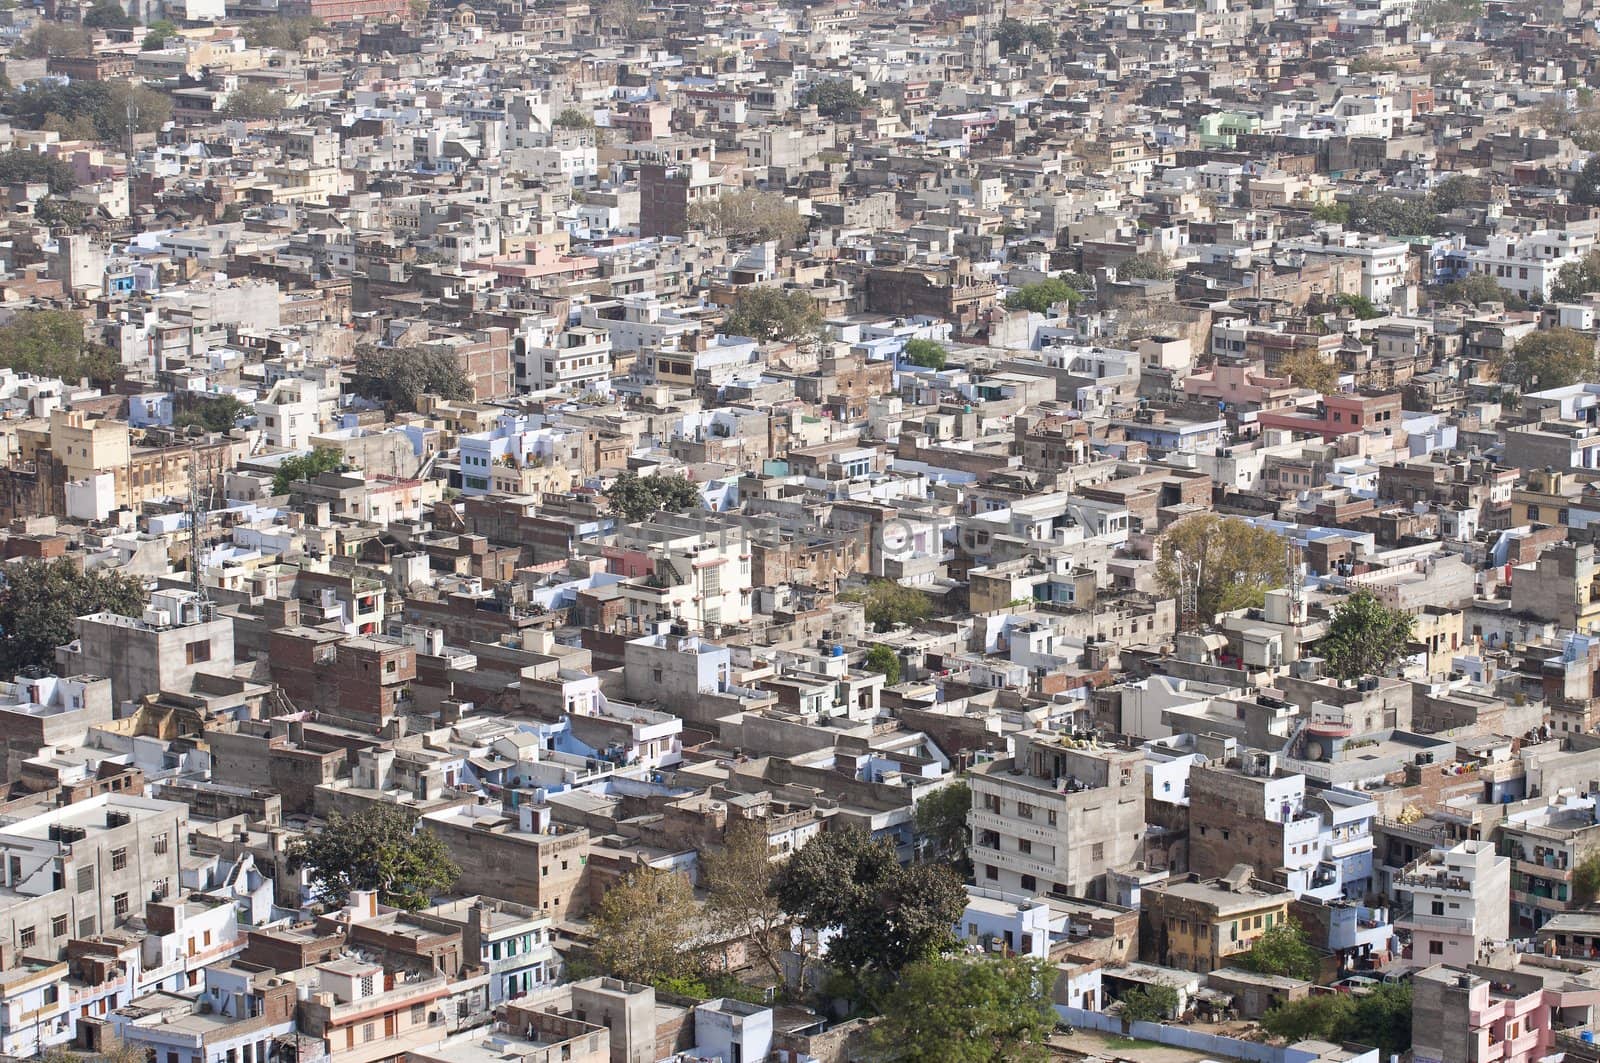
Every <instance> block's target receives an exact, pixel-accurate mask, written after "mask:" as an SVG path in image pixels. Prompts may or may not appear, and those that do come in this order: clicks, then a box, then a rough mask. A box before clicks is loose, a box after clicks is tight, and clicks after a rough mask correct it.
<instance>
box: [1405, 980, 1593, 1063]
mask: <svg viewBox="0 0 1600 1063" xmlns="http://www.w3.org/2000/svg"><path fill="white" fill-rule="evenodd" d="M1517 961H1520V962H1517ZM1502 962H1506V961H1502ZM1509 962H1510V963H1511V966H1507V967H1489V966H1484V965H1481V964H1473V965H1472V966H1470V967H1449V966H1446V965H1444V964H1439V965H1438V966H1436V967H1429V968H1428V969H1427V970H1425V971H1419V972H1418V973H1417V975H1416V977H1415V978H1414V979H1413V980H1412V1011H1411V1037H1412V1048H1411V1050H1412V1053H1413V1056H1414V1059H1415V1063H1468V1061H1471V1063H1533V1061H1534V1060H1537V1059H1541V1058H1542V1057H1544V1056H1547V1055H1550V1054H1551V1053H1552V1052H1553V1051H1554V1048H1553V1046H1554V1045H1555V1041H1556V1034H1555V1029H1557V1028H1560V1029H1566V1028H1569V1027H1579V1026H1587V1025H1590V1024H1592V1023H1593V1022H1594V1019H1595V1006H1596V1005H1597V1004H1600V971H1597V970H1594V969H1592V968H1584V967H1581V966H1579V965H1577V964H1573V963H1571V962H1569V961H1562V960H1552V959H1545V958H1543V957H1539V956H1513V957H1512V958H1511V960H1510V961H1509Z"/></svg>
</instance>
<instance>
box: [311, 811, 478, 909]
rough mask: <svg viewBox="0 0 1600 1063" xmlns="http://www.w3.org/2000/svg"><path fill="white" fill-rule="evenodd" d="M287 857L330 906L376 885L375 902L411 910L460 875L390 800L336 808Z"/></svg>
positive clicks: (445, 852) (440, 845)
mask: <svg viewBox="0 0 1600 1063" xmlns="http://www.w3.org/2000/svg"><path fill="white" fill-rule="evenodd" d="M289 857H290V859H291V860H292V861H294V862H295V864H296V866H300V867H304V868H305V869H306V870H307V871H308V872H310V878H311V883H312V885H313V886H314V887H315V888H316V890H317V892H318V894H320V895H321V897H322V898H323V899H324V900H325V901H327V902H328V903H330V904H333V905H342V904H344V903H345V901H346V899H347V898H348V897H349V896H350V892H351V891H352V890H376V891H377V893H378V903H379V904H385V905H388V906H390V907H392V908H404V909H405V910H406V911H408V912H414V911H416V910H417V909H419V908H425V907H427V906H428V905H429V904H431V903H433V898H434V897H435V896H437V895H438V894H441V893H444V892H446V891H448V890H449V889H450V887H451V886H453V885H455V881H456V879H458V878H460V877H461V869H460V868H458V867H457V866H456V865H455V863H454V861H452V860H451V859H450V850H449V849H447V848H446V847H445V844H444V842H442V841H440V840H439V839H438V837H437V836H435V835H433V834H431V833H429V832H428V831H426V830H419V829H418V828H417V817H416V816H415V815H414V814H413V813H412V812H410V811H409V810H407V809H404V808H400V807H397V806H395V805H378V804H374V805H369V806H368V807H366V808H364V809H362V810H361V811H360V812H357V813H356V814H355V815H354V816H350V817H345V816H342V815H340V814H339V813H337V812H335V813H333V814H332V815H331V816H329V817H328V823H327V825H326V826H325V827H323V828H322V830H320V831H317V832H316V833H313V834H306V835H304V836H302V837H301V838H299V839H297V840H296V841H295V843H294V844H293V846H292V847H291V848H290V850H289Z"/></svg>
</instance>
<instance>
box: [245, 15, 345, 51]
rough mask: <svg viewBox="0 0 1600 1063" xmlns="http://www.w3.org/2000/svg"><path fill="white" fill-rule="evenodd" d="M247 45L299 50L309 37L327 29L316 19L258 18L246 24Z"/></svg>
mask: <svg viewBox="0 0 1600 1063" xmlns="http://www.w3.org/2000/svg"><path fill="white" fill-rule="evenodd" d="M241 28H242V29H243V30H244V39H245V43H246V44H248V45H249V46H250V47H252V48H282V49H285V50H287V49H292V48H298V47H300V45H302V44H304V43H305V40H306V38H307V37H309V36H311V35H312V34H314V33H321V32H322V31H323V29H325V28H326V27H324V26H323V24H322V22H321V21H320V20H318V19H314V18H256V19H251V20H250V21H248V22H246V23H245V24H244V25H243V26H242V27H241Z"/></svg>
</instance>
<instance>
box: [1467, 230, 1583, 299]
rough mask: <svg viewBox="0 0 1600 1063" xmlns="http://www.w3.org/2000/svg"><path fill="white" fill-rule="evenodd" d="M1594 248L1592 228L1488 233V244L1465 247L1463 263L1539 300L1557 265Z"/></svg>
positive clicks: (1510, 289)
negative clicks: (1466, 248)
mask: <svg viewBox="0 0 1600 1063" xmlns="http://www.w3.org/2000/svg"><path fill="white" fill-rule="evenodd" d="M1594 248H1595V232H1594V231H1593V229H1581V228H1576V227H1575V228H1569V229H1563V230H1554V229H1538V230H1535V231H1534V232H1531V233H1525V234H1516V233H1503V234H1496V235H1494V236H1491V237H1489V243H1488V246H1486V247H1479V248H1473V249H1471V250H1469V251H1468V252H1467V264H1468V266H1469V267H1470V268H1471V270H1472V272H1474V273H1478V274H1482V275H1483V276H1486V277H1492V278H1493V279H1494V282H1495V283H1496V284H1498V285H1500V287H1502V288H1504V289H1505V290H1506V291H1508V292H1515V293H1516V294H1517V295H1520V296H1522V297H1523V298H1524V299H1532V300H1538V301H1541V302H1542V301H1544V300H1546V299H1548V298H1550V292H1551V290H1552V289H1553V288H1554V287H1555V283H1556V276H1557V275H1558V274H1559V273H1560V272H1561V267H1562V266H1564V265H1566V264H1567V263H1569V262H1577V261H1579V260H1581V259H1582V258H1583V256H1584V255H1586V254H1588V253H1589V252H1590V251H1592V250H1594Z"/></svg>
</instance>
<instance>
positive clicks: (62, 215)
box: [33, 196, 90, 230]
mask: <svg viewBox="0 0 1600 1063" xmlns="http://www.w3.org/2000/svg"><path fill="white" fill-rule="evenodd" d="M89 216H90V210H89V205H88V204H87V203H79V202H78V201H77V200H75V199H62V198H60V197H58V196H45V197H44V198H43V199H41V200H39V202H37V203H35V204H34V205H33V217H34V219H35V220H36V221H38V223H39V224H40V225H43V226H44V227H45V228H47V229H65V230H74V229H81V228H83V226H84V224H85V223H86V222H88V220H89Z"/></svg>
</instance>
